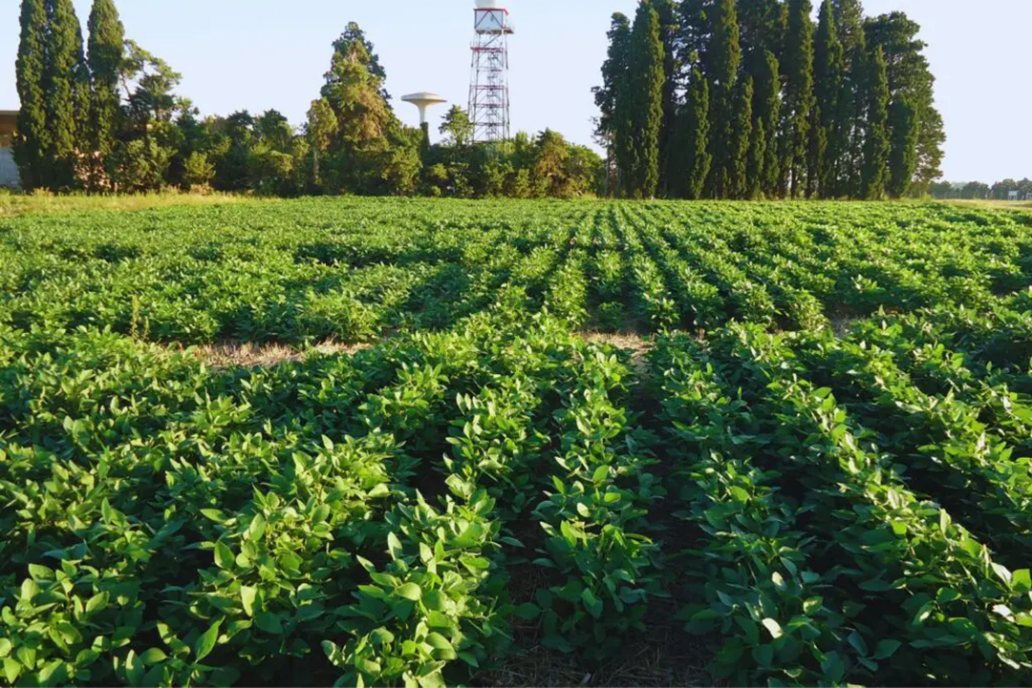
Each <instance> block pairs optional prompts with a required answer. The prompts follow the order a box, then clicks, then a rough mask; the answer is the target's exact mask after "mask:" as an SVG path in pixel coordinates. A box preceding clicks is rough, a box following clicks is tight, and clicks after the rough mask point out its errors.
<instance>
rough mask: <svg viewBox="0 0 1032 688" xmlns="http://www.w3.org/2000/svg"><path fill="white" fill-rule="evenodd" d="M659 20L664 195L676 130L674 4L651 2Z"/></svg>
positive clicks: (663, 0)
mask: <svg viewBox="0 0 1032 688" xmlns="http://www.w3.org/2000/svg"><path fill="white" fill-rule="evenodd" d="M649 2H650V3H651V4H652V8H653V9H654V10H655V11H656V16H657V17H659V34H660V37H661V38H662V40H663V98H662V102H663V121H662V123H661V124H660V127H659V158H660V160H659V172H660V174H659V188H660V191H661V192H662V193H663V195H667V194H668V193H669V191H670V185H671V179H670V177H671V174H672V164H673V160H674V152H673V147H674V136H675V132H676V129H677V124H676V121H677V77H678V73H679V71H680V64H679V63H678V60H677V34H678V15H677V6H676V4H675V3H674V0H649Z"/></svg>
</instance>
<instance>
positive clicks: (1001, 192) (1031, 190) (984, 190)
mask: <svg viewBox="0 0 1032 688" xmlns="http://www.w3.org/2000/svg"><path fill="white" fill-rule="evenodd" d="M931 194H932V198H937V199H943V200H946V199H963V200H980V201H981V200H994V201H1007V200H1011V197H1012V196H1011V194H1016V195H1017V200H1019V201H1032V179H1022V180H1021V181H1016V180H1014V179H1004V180H1003V181H1000V182H996V183H995V184H993V185H989V184H986V183H985V182H966V183H965V182H936V183H935V184H932V188H931Z"/></svg>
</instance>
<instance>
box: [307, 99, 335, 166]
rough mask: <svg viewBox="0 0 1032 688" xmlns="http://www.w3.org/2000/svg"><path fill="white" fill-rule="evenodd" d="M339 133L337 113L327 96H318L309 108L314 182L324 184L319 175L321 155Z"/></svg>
mask: <svg viewBox="0 0 1032 688" xmlns="http://www.w3.org/2000/svg"><path fill="white" fill-rule="evenodd" d="M336 133H337V114H336V113H335V112H334V111H333V108H332V107H330V103H329V101H328V100H326V99H325V98H316V99H315V100H313V101H312V105H311V107H309V109H308V138H309V144H310V145H311V149H312V168H313V170H312V183H313V184H314V185H315V186H319V185H320V184H322V179H321V177H320V176H319V156H320V155H321V154H322V153H323V151H325V150H326V149H327V148H328V147H329V145H330V143H331V142H332V141H333V137H334V135H335V134H336Z"/></svg>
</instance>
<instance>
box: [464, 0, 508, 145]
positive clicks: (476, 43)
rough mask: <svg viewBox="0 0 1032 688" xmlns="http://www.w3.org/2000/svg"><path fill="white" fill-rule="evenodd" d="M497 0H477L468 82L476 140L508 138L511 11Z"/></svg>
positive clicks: (471, 119)
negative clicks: (471, 63) (470, 70)
mask: <svg viewBox="0 0 1032 688" xmlns="http://www.w3.org/2000/svg"><path fill="white" fill-rule="evenodd" d="M499 4H500V3H499V2H498V0H476V9H474V10H473V14H474V29H475V31H476V38H474V40H473V66H472V75H471V76H470V83H469V119H470V122H471V123H472V124H473V140H474V141H477V142H487V143H490V142H495V141H505V140H508V139H509V36H510V35H512V34H513V33H514V30H513V27H512V23H511V22H510V21H509V10H507V9H505V8H504V7H499Z"/></svg>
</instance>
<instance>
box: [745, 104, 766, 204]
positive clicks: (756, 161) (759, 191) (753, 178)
mask: <svg viewBox="0 0 1032 688" xmlns="http://www.w3.org/2000/svg"><path fill="white" fill-rule="evenodd" d="M766 157H767V125H766V124H765V123H764V121H763V120H762V119H754V120H753V135H752V143H751V144H750V145H749V158H748V161H747V164H746V186H745V198H747V199H749V200H752V201H755V200H757V199H760V198H763V165H764V164H765V162H766Z"/></svg>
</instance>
